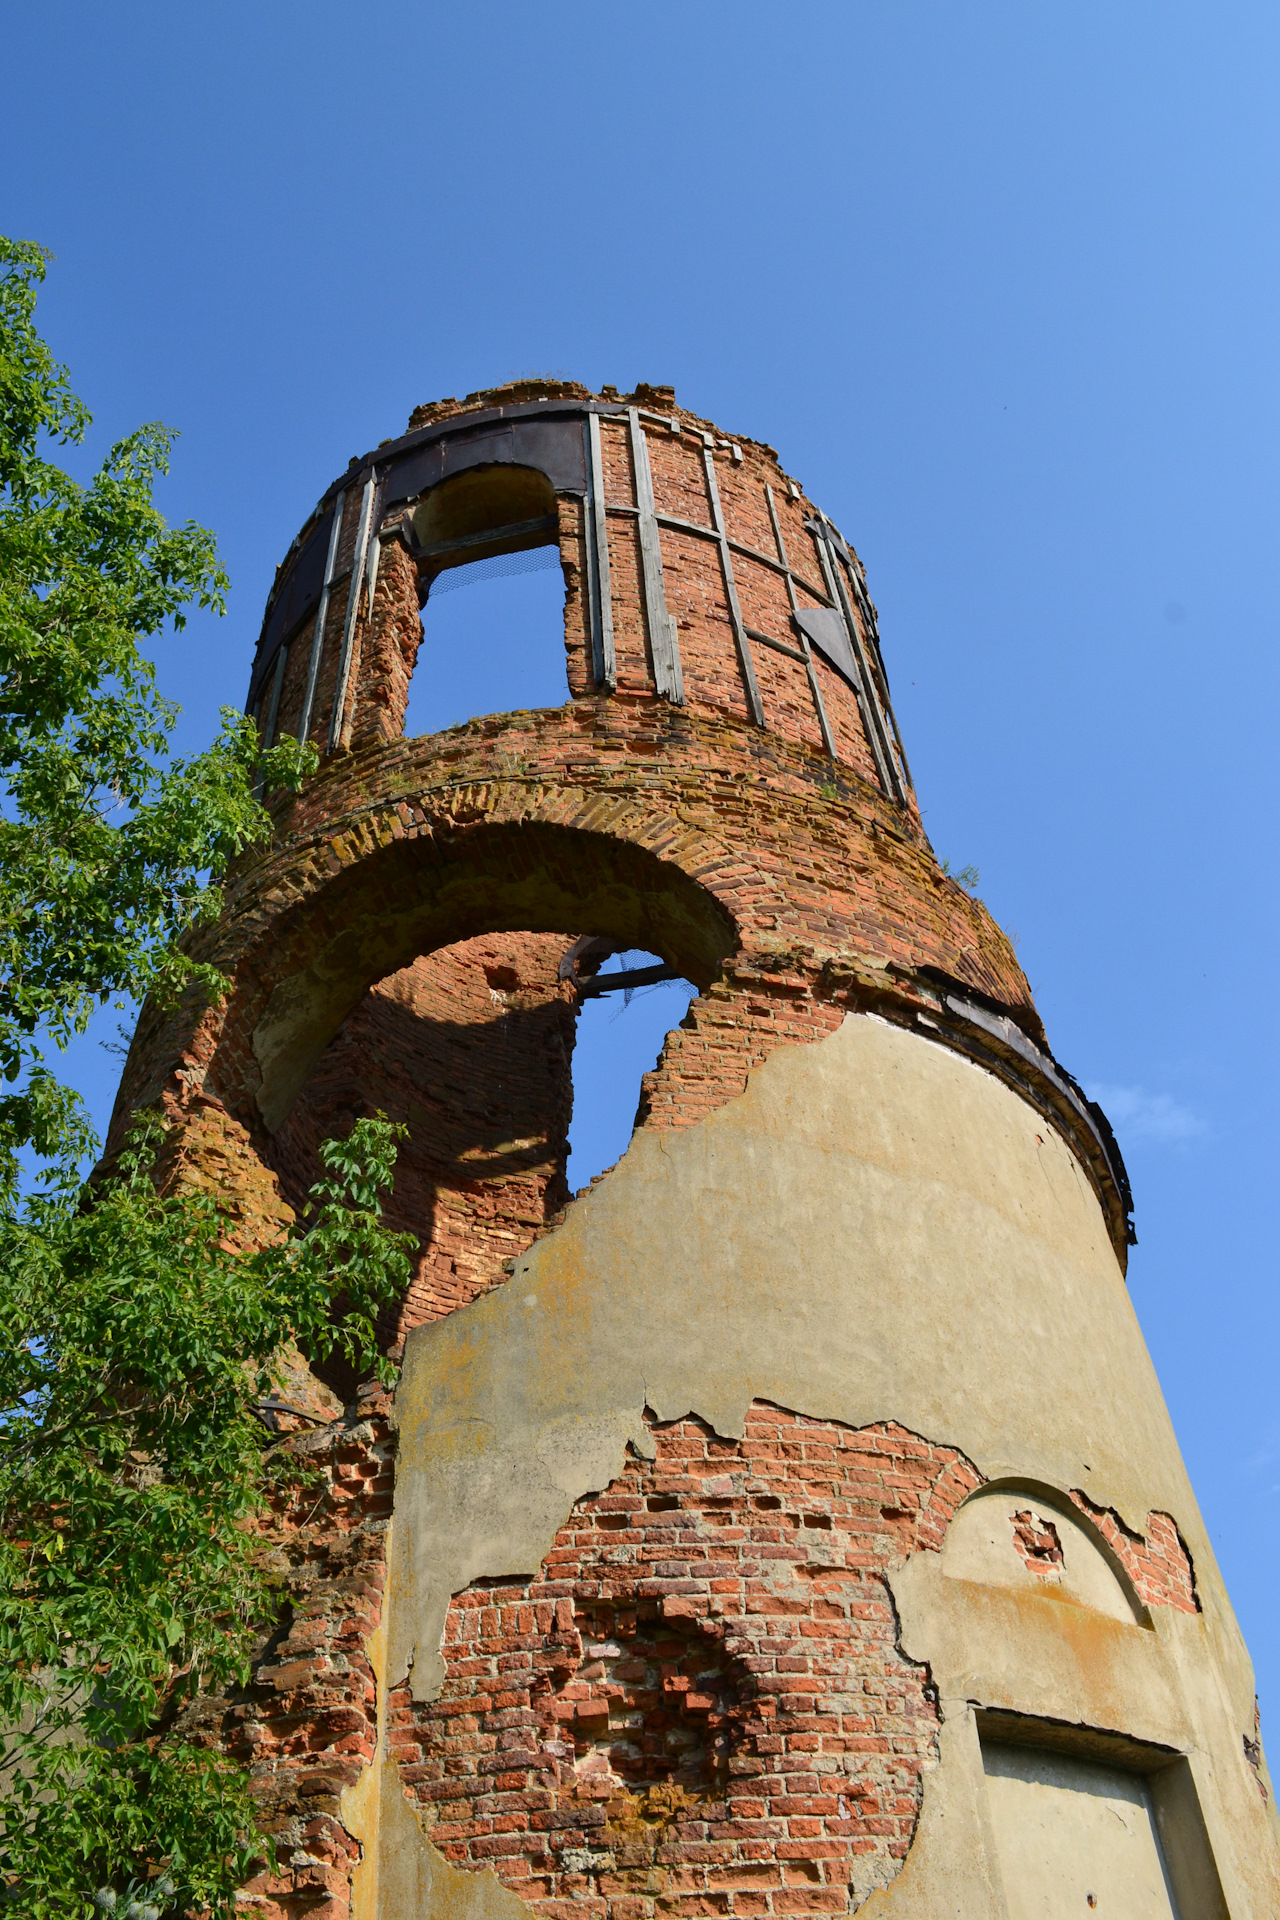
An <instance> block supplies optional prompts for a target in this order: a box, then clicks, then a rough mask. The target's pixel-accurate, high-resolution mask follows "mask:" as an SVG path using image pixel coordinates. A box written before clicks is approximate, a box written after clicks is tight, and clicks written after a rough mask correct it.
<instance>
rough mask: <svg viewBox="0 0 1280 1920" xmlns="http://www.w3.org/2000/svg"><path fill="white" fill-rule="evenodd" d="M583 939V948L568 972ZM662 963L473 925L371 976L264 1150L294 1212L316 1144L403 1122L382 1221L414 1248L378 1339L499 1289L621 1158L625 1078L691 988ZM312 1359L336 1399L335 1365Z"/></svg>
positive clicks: (629, 1123)
mask: <svg viewBox="0 0 1280 1920" xmlns="http://www.w3.org/2000/svg"><path fill="white" fill-rule="evenodd" d="M584 947H588V948H592V949H595V950H596V951H595V952H594V954H593V955H592V957H591V959H590V960H589V962H588V963H587V965H586V967H585V968H584V970H583V971H581V972H579V970H578V969H577V967H576V965H575V956H576V955H577V954H579V953H580V952H581V950H582V949H583V948H584ZM600 949H604V950H605V955H604V958H603V960H602V959H601V955H600V951H599V950H600ZM655 973H657V974H660V975H663V976H664V978H663V979H661V980H659V981H653V980H652V979H651V978H650V977H649V976H651V975H652V974H655ZM674 975H675V970H674V968H671V967H668V966H666V965H665V963H663V962H662V961H661V960H660V959H658V957H657V956H656V955H654V954H652V953H645V952H639V951H635V950H619V949H618V946H617V943H615V942H614V941H612V940H609V939H607V938H606V939H595V940H591V941H584V940H582V939H579V940H573V939H571V938H570V937H569V936H567V935H565V934H554V933H530V932H527V931H522V932H514V933H498V934H484V935H480V936H478V937H474V938H471V939H467V940H461V941H455V942H453V943H451V944H450V945H448V946H445V947H441V948H437V949H436V950H435V951H434V952H432V953H429V954H424V955H420V956H419V957H418V958H417V959H415V960H414V961H412V962H411V963H410V964H409V965H408V966H406V967H402V968H400V969H399V970H398V971H397V972H396V973H393V974H390V975H388V976H387V977H386V978H384V979H382V980H380V981H377V982H375V983H374V985H373V986H372V987H371V988H370V989H369V991H368V992H367V993H366V994H365V995H364V996H363V998H362V999H361V1001H360V1002H359V1004H358V1005H357V1006H356V1007H355V1008H354V1009H353V1010H352V1012H351V1013H350V1014H349V1015H348V1017H347V1018H346V1020H345V1021H343V1023H342V1025H341V1026H340V1027H339V1028H338V1030H337V1032H336V1033H335V1034H334V1035H333V1037H332V1039H331V1040H330V1041H329V1043H328V1045H327V1046H326V1047H325V1049H324V1051H323V1052H322V1053H321V1054H320V1056H319V1058H318V1060H317V1061H316V1063H315V1065H314V1067H313V1069H312V1071H311V1073H310V1075H309V1076H308V1078H307V1081H306V1084H305V1085H304V1087H303V1088H302V1091H301V1093H300V1095H299V1097H298V1099H297V1100H296V1101H295V1103H294V1105H293V1108H292V1110H291V1112H290V1113H289V1115H288V1117H287V1119H286V1120H285V1122H284V1124H283V1125H282V1126H281V1127H280V1128H279V1129H278V1131H277V1133H276V1135H275V1138H274V1140H273V1141H272V1143H271V1146H270V1149H269V1158H270V1161H271V1164H272V1166H273V1167H274V1170H275V1171H276V1173H277V1175H278V1176H279V1178H280V1182H281V1186H282V1189H283V1191H284V1195H285V1198H286V1199H287V1200H288V1202H289V1204H290V1205H291V1206H292V1207H293V1208H294V1209H295V1210H298V1209H300V1208H302V1207H303V1206H304V1205H305V1203H306V1195H307V1193H308V1191H309V1189H310V1187H311V1186H312V1184H313V1183H314V1182H315V1181H316V1180H317V1179H318V1178H319V1177H320V1171H321V1169H320V1159H319V1146H320V1143H321V1142H322V1141H323V1140H325V1139H327V1138H329V1137H331V1136H338V1137H342V1136H343V1135H345V1134H346V1133H347V1132H348V1131H349V1130H350V1128H351V1126H352V1124H353V1123H354V1121H355V1120H357V1119H359V1118H361V1117H363V1116H366V1115H369V1114H373V1113H379V1112H380V1113H385V1114H386V1115H387V1116H388V1117H389V1118H390V1119H392V1120H395V1121H397V1122H400V1123H402V1124H403V1125H405V1126H406V1128H407V1130H408V1132H407V1137H406V1138H405V1139H404V1140H403V1141H402V1142H401V1145H400V1149H399V1154H398V1158H397V1166H396V1178H395V1185H394V1189H393V1192H392V1194H391V1195H390V1196H389V1198H388V1199H387V1201H386V1204H385V1217H386V1221H387V1224H388V1225H389V1226H391V1227H392V1228H394V1229H395V1230H396V1231H397V1232H402V1233H409V1234H411V1235H413V1237H414V1238H415V1239H416V1241H417V1242H418V1254H417V1256H416V1259H415V1263H414V1273H413V1277H412V1279H411V1282H410V1285H409V1289H408V1292H407V1294H406V1296H405V1298H404V1299H403V1300H402V1301H401V1302H400V1303H399V1304H398V1306H397V1307H396V1308H395V1309H394V1310H393V1311H392V1312H391V1313H389V1314H387V1315H386V1316H385V1318H384V1321H383V1324H382V1326H381V1328H380V1336H381V1339H382V1342H383V1344H384V1346H385V1347H386V1348H388V1349H389V1350H392V1351H395V1350H397V1349H398V1348H399V1346H400V1343H401V1342H402V1340H403V1338H404V1335H405V1334H406V1333H407V1332H408V1330H409V1329H410V1328H411V1327H413V1326H415V1325H418V1324H420V1323H421V1322H422V1321H425V1320H434V1319H440V1318H442V1317H443V1316H444V1315H445V1314H448V1313H451V1312H453V1311H454V1310H455V1309H457V1308H458V1307H462V1306H466V1305H467V1304H469V1302H471V1301H472V1300H475V1299H477V1298H478V1297H479V1296H480V1295H481V1294H484V1293H487V1292H489V1291H490V1290H491V1289H492V1288H493V1287H495V1286H498V1285H501V1284H502V1282H503V1281H504V1280H505V1279H506V1277H507V1275H508V1273H509V1272H510V1269H511V1267H512V1265H513V1264H514V1262H515V1260H516V1259H517V1258H518V1256H519V1255H520V1254H521V1253H523V1252H524V1251H525V1250H526V1249H527V1248H528V1246H529V1245H530V1244H531V1242H532V1241H533V1240H534V1239H535V1238H536V1237H537V1235H538V1233H539V1232H540V1231H542V1230H544V1229H545V1228H546V1227H547V1225H548V1224H550V1223H553V1222H554V1220H555V1219H556V1217H557V1215H558V1214H559V1213H560V1212H561V1210H562V1209H563V1208H564V1207H565V1205H566V1204H567V1203H568V1201H569V1200H570V1198H571V1195H572V1193H573V1192H574V1191H575V1190H576V1189H578V1188H581V1187H585V1186H587V1185H588V1184H589V1183H590V1182H591V1180H592V1179H593V1178H594V1177H596V1176H597V1175H599V1174H601V1173H603V1172H604V1171H605V1170H606V1169H607V1168H608V1167H610V1166H611V1165H613V1163H614V1162H615V1161H617V1160H618V1159H619V1158H620V1157H621V1156H622V1154H623V1153H625V1151H626V1149H627V1146H628V1144H629V1142H630V1139H631V1135H632V1133H633V1131H634V1128H635V1126H636V1123H637V1118H638V1107H639V1099H640V1086H641V1080H642V1077H643V1076H644V1074H646V1073H648V1072H650V1071H651V1070H652V1069H653V1068H654V1066H655V1065H656V1064H657V1061H658V1058H659V1055H660V1053H661V1050H662V1046H663V1043H664V1041H665V1039H666V1036H667V1033H668V1032H669V1030H670V1029H671V1028H672V1027H673V1026H676V1025H678V1024H679V1022H680V1020H681V1019H683V1017H684V1015H685V1014H686V1012H687V1011H688V1007H689V1003H690V1001H691V999H692V998H693V997H694V995H695V994H696V992H697V989H696V988H695V987H694V986H693V984H692V982H690V981H688V980H685V979H683V978H677V977H674ZM633 981H638V984H635V985H633V984H632V983H633ZM319 1371H320V1373H321V1375H322V1377H323V1378H324V1379H325V1381H326V1382H327V1384H328V1385H330V1386H331V1387H333V1388H334V1389H335V1390H337V1391H338V1392H339V1393H340V1394H342V1396H343V1397H344V1398H346V1397H349V1394H350V1392H351V1391H352V1390H353V1388H354V1385H355V1381H354V1379H352V1378H348V1377H347V1372H346V1369H345V1367H344V1365H343V1364H342V1363H341V1362H337V1363H330V1364H328V1365H326V1366H324V1367H322V1368H321V1369H319Z"/></svg>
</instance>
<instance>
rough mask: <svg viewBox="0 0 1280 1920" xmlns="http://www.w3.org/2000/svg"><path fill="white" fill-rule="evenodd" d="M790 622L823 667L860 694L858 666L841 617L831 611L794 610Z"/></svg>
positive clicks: (830, 608) (813, 609) (820, 608)
mask: <svg viewBox="0 0 1280 1920" xmlns="http://www.w3.org/2000/svg"><path fill="white" fill-rule="evenodd" d="M791 618H792V619H793V620H794V621H795V624H796V631H797V632H798V633H802V634H803V635H804V637H805V639H806V640H807V641H808V642H809V645H810V646H811V647H814V648H816V650H817V651H818V652H819V653H820V654H821V655H822V657H823V659H824V660H825V661H826V663H827V665H828V666H829V667H834V668H835V670H836V672H837V673H838V674H840V675H841V677H842V678H843V679H845V680H847V681H848V682H849V685H850V686H851V687H852V688H853V690H854V692H855V693H860V692H861V687H860V685H859V676H858V662H857V660H856V659H855V658H854V652H853V648H852V646H851V645H850V642H849V635H848V633H847V632H846V631H845V624H844V615H843V614H840V613H837V612H836V610H835V608H834V607H797V608H796V610H795V612H794V613H793V614H792V616H791Z"/></svg>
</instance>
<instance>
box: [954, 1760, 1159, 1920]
mask: <svg viewBox="0 0 1280 1920" xmlns="http://www.w3.org/2000/svg"><path fill="white" fill-rule="evenodd" d="M982 1762H983V1770H984V1772H985V1774H986V1779H987V1806H988V1809H989V1812H990V1819H991V1830H992V1834H993V1836H994V1840H995V1848H996V1855H997V1858H998V1860H999V1862H1000V1877H1001V1880H1002V1882H1003V1884H1004V1897H1005V1904H1006V1907H1007V1909H1008V1916H1009V1920H1090V1916H1091V1915H1092V1916H1096V1920H1183V1916H1182V1915H1180V1914H1179V1911H1178V1908H1177V1907H1176V1906H1175V1905H1174V1900H1173V1894H1172V1891H1171V1889H1170V1886H1169V1881H1168V1875H1167V1873H1166V1870H1165V1863H1164V1857H1163V1855H1162V1853H1161V1851H1160V1842H1159V1839H1158V1838H1157V1835H1156V1825H1155V1816H1154V1813H1153V1810H1152V1805H1151V1792H1150V1788H1149V1787H1148V1785H1147V1782H1146V1780H1145V1779H1144V1778H1143V1777H1142V1775H1141V1774H1136V1773H1122V1772H1120V1770H1119V1769H1118V1768H1116V1767H1106V1766H1100V1765H1098V1764H1097V1762H1095V1761H1092V1760H1081V1759H1077V1758H1076V1757H1075V1756H1074V1755H1071V1754H1063V1753H1049V1752H1044V1751H1042V1750H1040V1749H1039V1748H1036V1747H1014V1746H987V1745H984V1746H983V1750H982Z"/></svg>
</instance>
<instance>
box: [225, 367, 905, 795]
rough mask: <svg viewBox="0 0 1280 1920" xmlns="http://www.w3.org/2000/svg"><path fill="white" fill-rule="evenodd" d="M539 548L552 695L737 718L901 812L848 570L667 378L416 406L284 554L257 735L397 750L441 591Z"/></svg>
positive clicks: (877, 672) (879, 676)
mask: <svg viewBox="0 0 1280 1920" xmlns="http://www.w3.org/2000/svg"><path fill="white" fill-rule="evenodd" d="M553 544H554V545H558V547H559V550H560V559H561V564H562V566H563V569H564V577H565V586H566V597H565V636H564V639H565V671H566V686H565V691H566V695H570V696H572V697H574V698H583V697H586V696H589V695H595V694H602V693H603V694H608V695H612V696H615V697H617V698H619V699H623V700H643V699H652V698H654V697H657V698H660V699H664V700H667V701H670V702H671V703H672V704H674V705H676V706H681V707H688V708H690V709H692V710H693V711H695V712H704V713H715V714H720V715H725V716H727V717H731V718H733V719H736V720H740V721H745V722H747V723H748V724H750V725H753V726H756V727H760V728H763V729H765V730H767V731H770V732H775V733H778V734H780V735H782V737H783V738H785V739H789V740H792V741H795V742H797V743H799V744H803V745H807V746H812V747H814V748H816V749H817V750H818V751H820V752H822V753H824V754H825V755H827V756H828V757H829V758H830V759H832V760H836V761H839V762H841V763H842V764H844V765H846V766H847V767H849V768H851V769H852V770H853V771H854V772H855V773H857V774H859V775H860V776H862V777H863V778H865V779H867V780H868V781H870V782H871V783H872V784H873V785H875V786H877V787H878V788H879V789H880V790H881V791H882V792H883V793H884V794H885V795H886V796H887V797H888V798H889V799H891V800H892V801H893V802H894V803H895V804H896V805H898V806H900V807H903V808H905V809H907V810H908V811H913V810H914V797H913V795H912V791H911V776H910V772H909V769H908V765H907V759H906V754H905V752H904V751H903V747H902V741H901V738H900V736H899V733H898V728H897V723H896V721H895V719H894V714H893V707H892V704H891V701H890V698H889V687H888V681H887V678H886V675H885V670H884V662H883V659H882V657H881V651H880V641H879V635H878V632H877V628H876V616H875V609H874V607H873V606H872V603H871V599H870V596H869V594H868V592H867V585H866V578H865V575H864V572H863V569H862V566H861V564H860V562H859V561H858V559H857V556H856V555H855V554H854V553H853V551H852V550H851V548H850V547H849V546H848V545H847V544H846V542H845V541H844V540H843V539H842V537H841V535H840V534H839V533H838V532H837V530H836V529H835V527H833V526H832V524H831V522H830V521H829V520H828V519H827V517H826V515H825V514H824V513H823V512H822V511H821V509H820V508H819V507H817V506H815V505H814V504H813V503H812V502H811V501H809V500H808V499H807V498H806V497H805V495H804V493H803V490H802V489H801V488H800V486H799V485H798V484H797V483H796V481H794V480H793V479H791V478H790V477H789V476H788V475H786V474H785V473H783V471H782V470H781V468H780V466H779V464H778V459H777V456H776V454H775V453H774V452H773V450H772V448H769V447H766V446H763V445H761V444H760V443H758V442H755V441H751V440H743V439H735V438H731V437H729V436H727V435H725V434H723V433H721V432H720V430H719V429H718V428H716V427H715V426H714V425H712V424H711V423H710V422H709V421H705V420H701V419H698V418H695V417H694V416H693V415H691V414H689V413H687V412H684V411H683V410H681V409H678V408H677V407H676V405H675V396H674V394H673V392H672V391H671V389H670V388H667V387H640V388H638V389H637V390H636V391H635V392H634V393H633V394H630V395H628V396H626V398H625V399H623V398H620V397H618V396H617V395H616V394H614V393H612V392H611V391H610V390H606V392H605V394H604V395H603V396H599V397H598V396H594V395H591V394H589V393H588V392H587V390H586V389H585V388H583V387H579V386H575V385H571V384H569V383H567V382H559V383H543V382H531V381H530V382H521V383H518V384H513V385H509V386H506V387H499V388H495V389H492V390H489V391H486V392H483V393H477V394H471V395H469V396H468V398H467V399H466V400H465V401H463V402H458V401H453V400H446V401H441V402H437V403H434V404H432V405H430V406H426V407H421V408H419V409H418V410H417V412H416V413H415V414H414V416H413V420H412V423H411V430H410V432H409V433H408V434H406V435H405V436H404V437H403V438H402V439H399V440H394V441H389V442H386V443H384V444H383V445H382V446H381V447H379V448H378V449H376V450H375V452H373V453H372V454H369V455H366V456H365V457H364V458H363V459H355V460H353V461H352V463H351V465H350V466H349V468H348V470H347V472H346V473H345V474H344V475H343V476H342V478H341V479H340V480H337V481H335V482H334V484H333V485H332V486H331V487H329V488H328V490H327V491H326V492H325V494H324V495H323V496H322V498H321V500H320V502H319V504H318V505H317V507H316V509H315V512H314V513H313V514H312V516H311V518H310V520H308V522H307V524H306V525H305V527H304V528H303V529H302V531H301V533H300V534H299V535H298V538H297V540H296V541H295V542H294V545H293V547H292V548H291V549H290V552H289V554H288V556H287V558H286V560H285V562H284V564H283V565H282V566H281V568H280V571H279V574H278V577H277V581H276V585H275V588H274V591H273V593H272V595H271V598H270V601H269V602H268V606H267V612H266V617H265V620H264V622H263V628H262V635H261V639H260V642H259V646H258V652H257V656H256V658H255V661H254V667H253V676H252V682H251V687H250V694H249V702H248V704H249V707H250V710H251V711H254V712H255V713H257V714H258V715H259V717H260V719H261V724H262V727H263V731H264V733H266V734H267V735H268V736H271V737H274V735H275V734H276V732H277V731H278V730H283V731H285V732H289V733H295V734H297V733H305V734H307V735H309V736H310V737H312V738H313V739H315V740H316V741H317V743H318V744H320V745H322V746H323V747H325V748H327V750H328V751H330V752H333V751H336V750H339V749H341V748H344V747H349V746H359V745H361V744H363V743H366V742H369V741H372V740H378V739H388V738H393V737H395V735H396V734H397V733H398V732H399V731H400V728H401V725H402V724H403V719H404V709H405V694H406V689H407V683H408V676H409V675H410V674H411V673H412V672H413V669H414V664H415V654H416V641H417V635H416V628H415V622H414V619H413V609H414V607H415V605H421V604H422V603H423V602H425V600H426V598H427V595H428V593H429V592H430V590H431V586H432V584H433V582H434V581H436V580H437V579H438V578H439V577H440V575H441V574H442V573H444V572H445V571H446V570H448V569H450V568H452V567H456V566H460V565H464V564H466V563H467V562H471V561H476V560H483V559H489V558H494V557H497V556H500V555H503V554H511V553H516V552H519V551H520V550H522V549H525V548H531V547H537V546H542V545H553ZM379 585H381V589H382V595H383V609H384V610H383V613H382V618H381V621H380V622H379V620H378V618H377V617H376V616H375V617H374V619H373V620H372V622H371V623H370V624H371V626H372V629H373V630H372V631H368V630H367V629H366V628H362V627H361V624H360V619H361V611H362V609H364V610H366V612H367V610H368V609H370V608H376V607H377V605H378V599H377V594H378V588H379ZM392 628H394V639H391V638H390V630H391V629H392Z"/></svg>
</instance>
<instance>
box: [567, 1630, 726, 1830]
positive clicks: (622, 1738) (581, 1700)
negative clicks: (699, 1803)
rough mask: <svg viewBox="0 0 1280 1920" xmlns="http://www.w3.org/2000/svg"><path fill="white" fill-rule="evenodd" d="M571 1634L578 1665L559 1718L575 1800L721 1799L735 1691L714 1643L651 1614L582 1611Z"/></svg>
mask: <svg viewBox="0 0 1280 1920" xmlns="http://www.w3.org/2000/svg"><path fill="white" fill-rule="evenodd" d="M575 1624H576V1626H577V1629H578V1632H579V1634H580V1635H581V1642H582V1656H581V1660H580V1663H579V1665H578V1667H577V1668H576V1670H575V1671H574V1672H573V1674H572V1676H571V1677H570V1678H569V1680H568V1682H567V1684H566V1685H565V1686H564V1687H563V1688H562V1689H561V1696H560V1698H561V1702H562V1706H561V1707H560V1709H559V1717H561V1723H562V1725H564V1727H565V1731H566V1733H567V1735H568V1737H569V1739H570V1740H571V1741H572V1743H573V1750H574V1773H575V1774H576V1776H577V1780H578V1791H579V1793H584V1794H589V1795H590V1796H591V1797H593V1798H595V1797H600V1798H604V1799H608V1798H611V1797H612V1796H613V1795H614V1794H616V1793H618V1792H619V1791H622V1792H629V1793H632V1794H638V1795H642V1796H645V1797H646V1798H647V1797H648V1796H649V1795H650V1794H651V1793H652V1790H653V1789H654V1788H659V1789H661V1788H662V1787H675V1788H683V1789H684V1791H685V1792H686V1793H694V1794H707V1793H715V1792H716V1791H717V1790H719V1791H723V1788H724V1785H725V1782H726V1780H727V1777H728V1764H729V1752H730V1747H731V1745H732V1742H733V1732H734V1722H735V1718H736V1715H735V1712H734V1709H735V1708H736V1707H738V1705H739V1700H740V1686H739V1681H738V1677H737V1675H736V1674H735V1673H734V1671H733V1670H732V1662H731V1661H730V1659H729V1657H728V1656H727V1655H726V1653H725V1650H724V1648H723V1647H722V1646H721V1645H720V1643H719V1642H718V1641H717V1640H715V1639H713V1638H712V1637H710V1636H709V1635H707V1634H705V1633H702V1632H700V1631H699V1630H698V1629H697V1628H696V1627H693V1626H688V1627H681V1626H676V1625H673V1624H672V1623H671V1622H668V1621H665V1620H663V1619H662V1618H661V1616H660V1614H659V1611H658V1608H657V1607H656V1606H648V1607H646V1606H644V1605H641V1606H640V1607H625V1606H622V1607H618V1606H610V1605H597V1606H588V1607H584V1608H583V1609H582V1611H580V1612H579V1613H578V1614H577V1617H576V1621H575ZM655 1811H656V1809H655Z"/></svg>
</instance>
